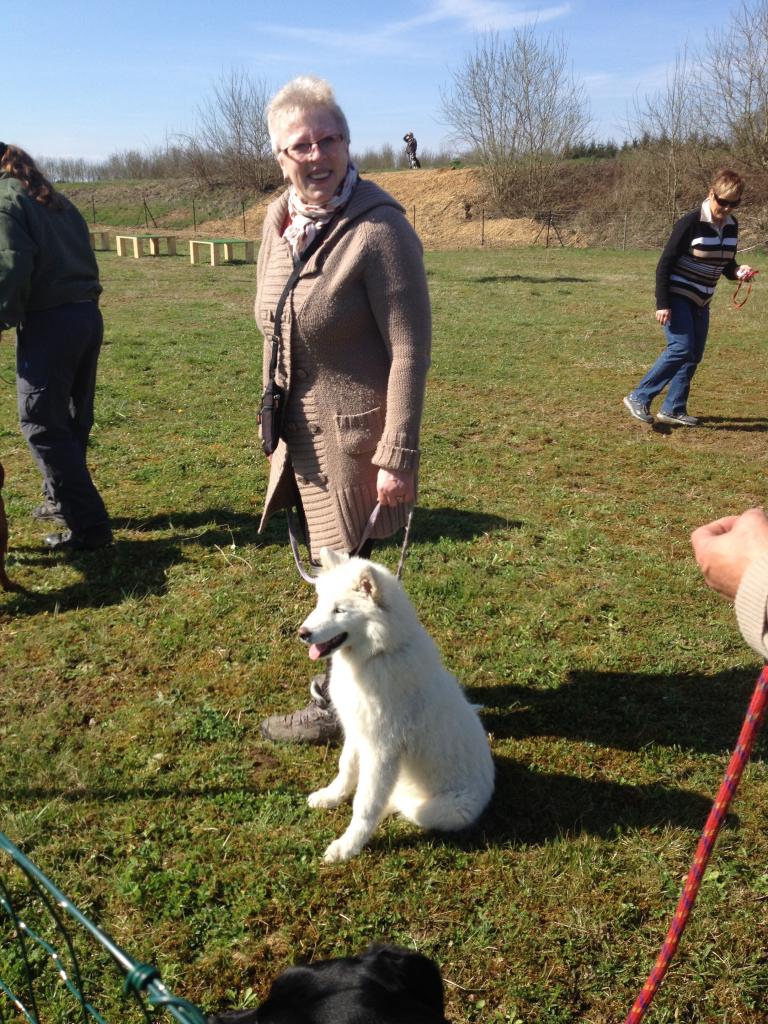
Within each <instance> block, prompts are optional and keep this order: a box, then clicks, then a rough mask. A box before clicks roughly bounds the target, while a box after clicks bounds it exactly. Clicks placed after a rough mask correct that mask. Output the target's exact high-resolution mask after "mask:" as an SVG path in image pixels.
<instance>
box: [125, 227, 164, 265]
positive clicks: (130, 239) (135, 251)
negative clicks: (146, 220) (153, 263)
mask: <svg viewBox="0 0 768 1024" xmlns="http://www.w3.org/2000/svg"><path fill="white" fill-rule="evenodd" d="M163 239H165V244H166V247H167V249H168V255H169V256H175V255H176V235H161V234H158V233H155V234H151V235H115V246H116V247H117V255H118V256H126V255H128V253H127V248H128V247H129V246H130V248H131V250H132V255H133V258H134V259H135V260H137V259H139V258H140V257H141V256H143V255H144V242H145V241H146V242H147V243H148V244H149V255H150V256H159V255H160V242H161V241H162V240H163Z"/></svg>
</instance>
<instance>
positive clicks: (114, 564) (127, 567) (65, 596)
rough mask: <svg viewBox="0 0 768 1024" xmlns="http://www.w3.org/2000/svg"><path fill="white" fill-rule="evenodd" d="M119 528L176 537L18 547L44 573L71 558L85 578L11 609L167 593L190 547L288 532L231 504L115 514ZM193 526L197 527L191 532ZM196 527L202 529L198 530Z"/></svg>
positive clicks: (262, 540)
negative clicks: (63, 548)
mask: <svg viewBox="0 0 768 1024" xmlns="http://www.w3.org/2000/svg"><path fill="white" fill-rule="evenodd" d="M113 526H114V527H115V529H116V530H120V529H126V530H132V531H136V532H138V533H145V532H146V533H147V534H149V533H151V532H159V531H161V530H163V531H167V530H174V531H175V532H174V534H173V535H172V536H170V537H168V536H166V537H152V536H147V537H140V538H136V539H128V538H121V537H120V536H118V537H117V538H116V540H115V543H114V544H113V545H112V546H111V547H108V548H102V549H100V550H98V551H81V552H72V553H70V554H56V553H54V552H49V551H45V550H44V549H43V548H42V547H29V546H27V547H16V548H14V557H15V558H16V561H17V564H19V565H23V566H27V567H29V566H35V567H39V568H40V570H41V571H42V572H45V570H46V569H47V568H48V567H50V566H52V565H54V564H57V563H58V562H60V561H61V560H66V561H67V562H68V563H69V564H71V565H73V566H75V567H76V568H77V569H78V570H79V571H80V572H82V574H83V579H82V580H80V581H78V582H77V583H73V584H71V585H70V586H67V587H63V588H61V589H60V590H47V591H35V590H34V589H28V590H25V591H23V592H20V593H18V594H16V595H15V596H14V599H13V600H11V601H10V602H9V603H8V604H7V606H6V607H7V610H8V611H9V612H10V613H12V614H15V615H35V614H38V613H40V612H45V611H53V610H54V609H55V610H57V611H58V612H61V611H66V610H67V609H70V608H84V607H86V608H88V607H94V608H96V607H104V606H105V605H112V604H119V603H120V602H121V601H124V600H125V599H126V598H127V597H136V596H137V597H145V596H147V595H155V594H164V593H165V590H166V586H167V573H168V570H169V569H170V568H171V567H172V566H173V565H176V564H177V563H179V562H182V561H183V560H184V547H186V546H188V545H190V544H199V545H200V546H204V547H211V548H215V547H217V546H218V547H220V548H223V549H226V548H228V547H229V546H230V545H231V544H233V543H234V544H236V545H237V546H238V547H242V546H243V545H246V544H251V545H254V544H255V545H259V546H266V545H270V544H277V543H280V540H281V539H282V537H283V535H284V534H283V532H282V530H281V529H280V528H279V526H278V524H277V523H270V524H269V526H268V527H267V529H266V530H265V532H264V533H263V534H259V533H258V519H257V518H255V517H254V516H251V515H244V514H241V513H235V512H233V511H232V510H231V509H208V510H206V511H203V512H190V513H181V514H178V515H177V514H174V513H163V514H161V515H157V516H152V517H150V518H148V519H119V518H118V519H115V520H113ZM190 531H191V532H190ZM195 531H196V532H195Z"/></svg>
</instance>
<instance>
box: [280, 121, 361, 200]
mask: <svg viewBox="0 0 768 1024" xmlns="http://www.w3.org/2000/svg"><path fill="white" fill-rule="evenodd" d="M321 141H322V142H323V145H322V147H321V146H319V145H313V146H312V147H311V149H310V150H309V152H308V153H307V154H306V155H304V156H298V158H297V155H292V154H291V153H289V152H287V150H289V149H290V148H291V147H292V146H296V145H299V146H301V145H302V144H304V145H305V146H306V145H307V144H309V143H319V142H321ZM277 161H278V163H279V164H280V169H281V171H282V172H283V177H284V178H285V179H286V181H290V183H291V184H292V185H293V186H294V188H295V189H296V192H297V193H298V196H299V199H301V201H302V202H304V203H308V204H311V205H313V206H323V205H324V204H325V203H327V202H328V201H329V200H330V199H331V198H332V197H333V195H334V193H335V192H336V190H337V189H338V187H339V185H340V184H341V183H342V181H343V180H344V176H345V175H346V173H347V166H348V165H349V145H348V143H347V142H346V141H345V140H344V138H343V137H342V133H341V130H340V128H339V125H338V124H337V123H336V118H335V117H334V116H333V114H332V113H331V112H330V111H329V110H324V109H322V108H317V109H314V110H305V111H303V112H302V113H300V114H298V115H296V116H294V117H293V118H291V119H290V120H289V121H287V122H286V123H285V125H284V126H283V128H282V130H281V132H280V139H279V153H278V156H277Z"/></svg>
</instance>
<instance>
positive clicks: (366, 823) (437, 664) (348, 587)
mask: <svg viewBox="0 0 768 1024" xmlns="http://www.w3.org/2000/svg"><path fill="white" fill-rule="evenodd" d="M320 558H321V564H322V566H323V570H324V571H323V572H322V573H321V574H320V576H319V577H318V580H317V606H316V607H315V610H314V611H313V612H312V613H311V615H309V616H308V617H307V618H306V619H305V621H304V623H303V625H302V626H301V628H300V629H299V636H300V637H301V639H302V640H303V641H304V642H305V643H306V644H308V645H309V656H310V658H312V659H313V660H317V659H319V658H328V657H331V658H332V662H331V678H330V696H331V700H332V701H333V705H334V707H335V708H336V711H337V713H338V715H339V719H340V720H341V724H342V727H343V729H344V746H343V748H342V751H341V757H340V759H339V773H338V775H337V776H336V778H335V779H334V780H333V782H332V783H331V784H330V785H329V786H326V787H325V788H324V789H319V790H318V791H317V792H316V793H312V794H311V796H310V797H309V798H308V802H309V806H310V807H338V806H339V805H340V804H341V803H342V802H343V801H344V800H347V799H349V798H350V797H352V796H353V795H354V800H353V803H352V820H351V821H350V823H349V827H348V828H347V830H346V832H345V833H344V834H343V835H342V836H341V837H340V838H339V839H336V840H334V842H332V843H331V844H330V846H329V847H328V849H327V850H326V851H325V858H324V859H325V860H326V861H342V860H347V859H348V858H349V857H354V856H355V854H357V853H359V852H360V850H361V849H362V848H363V846H365V844H366V843H367V842H368V840H369V839H370V838H371V835H372V834H373V832H374V830H375V828H376V826H377V825H378V824H379V822H380V821H381V820H382V818H384V817H386V816H387V815H388V814H392V813H394V812H399V813H400V814H402V815H403V817H405V818H407V819H408V820H409V821H412V822H413V823H414V824H416V825H419V826H421V827H422V828H430V829H431V828H433V829H441V830H445V831H452V830H455V829H461V828H466V827H467V826H468V825H471V824H472V822H474V821H475V820H476V819H477V818H478V817H479V815H480V813H481V812H482V810H483V808H484V807H485V806H486V804H487V803H488V801H489V800H490V798H491V794H492V792H493V774H494V772H493V760H492V758H491V751H490V748H489V746H488V737H487V736H486V733H485V730H484V729H483V726H482V724H481V722H480V719H479V718H478V716H477V714H476V712H475V711H474V709H473V708H472V707H471V705H470V704H469V702H468V701H467V699H466V697H465V696H464V693H463V692H462V690H461V688H460V686H459V684H458V682H457V681H456V679H455V677H454V676H452V675H451V674H450V672H448V671H447V670H446V669H445V667H444V666H443V664H442V662H441V660H440V654H439V652H438V650H437V648H436V647H435V644H434V642H433V641H432V639H431V637H430V636H429V635H428V634H427V632H426V630H425V629H424V627H423V626H422V625H421V623H420V622H419V620H418V618H417V617H416V611H415V609H414V607H413V605H412V604H411V602H410V601H409V600H408V597H407V596H406V593H405V591H404V590H403V588H402V586H401V585H400V583H399V582H398V581H397V580H396V579H395V577H394V576H393V575H392V573H390V572H389V571H388V570H387V569H386V568H385V567H384V566H383V565H378V564H375V563H373V562H369V561H366V560H365V559H362V558H349V557H348V556H347V555H342V554H338V553H336V552H333V551H330V550H329V549H328V548H323V550H322V552H321V555H320Z"/></svg>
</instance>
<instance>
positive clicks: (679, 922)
mask: <svg viewBox="0 0 768 1024" xmlns="http://www.w3.org/2000/svg"><path fill="white" fill-rule="evenodd" d="M766 712H768V665H766V666H765V668H764V669H763V671H762V672H761V673H760V677H759V678H758V680H757V683H756V684H755V689H754V692H753V694H752V699H751V701H750V702H749V707H748V709H747V714H746V717H745V719H744V724H743V725H742V727H741V732H740V733H739V738H738V741H737V743H736V748H735V749H734V751H733V754H732V755H731V759H730V761H729V762H728V767H727V768H726V770H725V776H724V777H723V781H722V783H721V784H720V789H719V791H718V794H717V798H716V799H715V802H714V804H713V805H712V810H711V811H710V812H709V817H708V818H707V822H706V824H705V826H704V831H703V832H702V834H701V838H700V839H699V845H698V847H697V848H696V855H695V856H694V858H693V863H692V864H691V867H690V870H689V871H688V876H687V878H686V880H685V885H684V886H683V892H682V895H681V896H680V900H679V902H678V904H677V909H676V910H675V916H674V917H673V918H672V923H671V924H670V926H669V931H668V932H667V937H666V938H665V940H664V944H663V946H662V947H661V951H660V952H659V955H658V957H657V958H656V963H655V964H654V966H653V970H652V971H651V973H650V974H649V975H648V980H647V981H646V983H645V985H643V988H642V991H641V992H640V994H639V995H638V997H637V999H636V1000H635V1003H634V1005H633V1007H632V1009H631V1010H630V1011H629V1015H628V1016H627V1019H626V1021H625V1022H624V1024H639V1022H640V1021H641V1020H642V1019H643V1017H644V1016H645V1014H646V1012H647V1010H648V1007H649V1006H650V1005H651V1001H652V1000H653V997H654V996H655V995H656V991H657V990H658V988H659V985H661V983H662V981H663V979H664V975H665V974H666V973H667V969H668V967H669V964H670V961H671V960H672V957H673V956H674V955H675V952H676V950H677V947H678V945H679V944H680V939H681V938H682V935H683V932H684V931H685V926H686V924H687V923H688V918H689V916H690V914H691V911H692V910H693V905H694V903H695V902H696V897H697V895H698V892H699V889H700V888H701V881H702V879H703V877H704V871H705V870H706V867H707V864H708V862H709V858H710V855H711V853H712V850H713V848H714V845H715V842H716V841H717V835H718V832H719V831H720V827H721V826H722V824H723V822H724V821H725V817H726V815H727V813H728V808H729V806H730V804H731V801H732V800H733V798H734V796H735V795H736V790H737V789H738V787H739V782H740V781H741V776H742V775H743V773H744V768H745V767H746V764H747V761H749V757H750V754H751V753H752V748H753V746H754V744H755V740H756V739H757V736H758V734H759V732H760V730H761V729H762V727H763V723H764V722H765V717H766Z"/></svg>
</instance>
